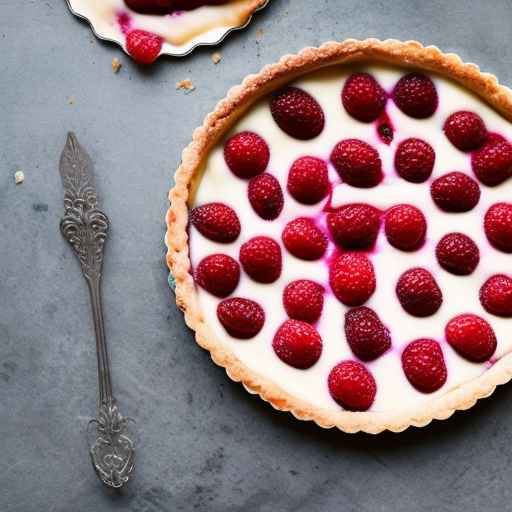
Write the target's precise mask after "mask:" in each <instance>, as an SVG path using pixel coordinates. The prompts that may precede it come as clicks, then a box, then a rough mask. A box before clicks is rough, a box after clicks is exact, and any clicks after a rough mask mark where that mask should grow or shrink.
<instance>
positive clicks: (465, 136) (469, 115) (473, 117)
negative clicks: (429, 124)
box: [443, 110, 487, 151]
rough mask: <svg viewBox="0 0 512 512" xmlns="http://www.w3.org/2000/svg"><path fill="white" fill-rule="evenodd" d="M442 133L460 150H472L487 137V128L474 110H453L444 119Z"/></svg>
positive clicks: (479, 145) (480, 144)
mask: <svg viewBox="0 0 512 512" xmlns="http://www.w3.org/2000/svg"><path fill="white" fill-rule="evenodd" d="M443 130H444V133H445V134H446V136H447V137H448V140H449V141H450V142H451V143H452V144H453V145H454V146H455V147H456V148H457V149H460V150H461V151H473V150H475V149H478V148H479V147H481V146H482V144H483V143H484V142H485V139H486V138H487V128H486V127H485V124H484V122H483V121H482V118H481V117H480V116H479V115H478V114H475V113H474V112H467V111H464V110H461V111H459V112H454V113H453V114H452V115H451V116H450V117H448V119H447V120H446V121H445V123H444V126H443Z"/></svg>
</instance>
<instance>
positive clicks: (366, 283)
mask: <svg viewBox="0 0 512 512" xmlns="http://www.w3.org/2000/svg"><path fill="white" fill-rule="evenodd" d="M329 284H330V286H331V289H332V291H333V292H334V295H336V297H337V298H338V300H339V301H341V302H343V304H345V305H347V306H360V305H361V304H364V303H365V302H366V301H367V300H368V299H369V298H370V297H371V295H372V294H373V292H374V291H375V286H376V284H375V271H374V269H373V265H372V262H371V261H370V260H369V259H368V257H367V256H366V255H364V254H361V253H350V252H348V253H343V254H340V255H339V256H337V257H336V259H335V260H334V261H333V262H332V263H331V268H330V269H329Z"/></svg>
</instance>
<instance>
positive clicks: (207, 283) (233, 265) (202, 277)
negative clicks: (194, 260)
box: [195, 254, 240, 297]
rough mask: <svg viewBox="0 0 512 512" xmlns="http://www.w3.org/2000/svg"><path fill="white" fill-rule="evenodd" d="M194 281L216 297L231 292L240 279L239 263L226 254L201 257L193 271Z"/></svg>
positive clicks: (224, 295)
mask: <svg viewBox="0 0 512 512" xmlns="http://www.w3.org/2000/svg"><path fill="white" fill-rule="evenodd" d="M195 279H196V283H197V284H198V285H199V286H202V287H203V288H204V289H205V290H207V291H209V292H210V293H211V294H212V295H215V296H217V297H227V296H228V295H230V294H231V293H233V291H234V289H235V288H236V287H237V285H238V281H239V280H240V265H238V262H237V261H236V260H234V259H233V258H231V257H230V256H227V255H226V254H212V255H211V256H207V257H206V258H203V259H202V260H201V261H200V262H199V265H198V266H197V268H196V271H195Z"/></svg>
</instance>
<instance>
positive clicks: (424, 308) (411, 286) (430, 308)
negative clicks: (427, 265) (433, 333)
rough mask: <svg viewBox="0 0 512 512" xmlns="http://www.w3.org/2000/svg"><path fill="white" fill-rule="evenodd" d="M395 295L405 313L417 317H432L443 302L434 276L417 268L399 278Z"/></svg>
mask: <svg viewBox="0 0 512 512" xmlns="http://www.w3.org/2000/svg"><path fill="white" fill-rule="evenodd" d="M396 295H397V297H398V300H399V301H400V304H401V305H402V307H403V308H404V309H405V311H407V313H409V314H410V315H412V316H417V317H425V316H430V315H433V314H434V313H436V312H437V310H438V309H439V308H440V307H441V304H442V302H443V294H442V292H441V289H440V288H439V286H438V284H437V283H436V280H435V279H434V276H433V275H432V274H431V273H430V272H429V271H428V270H425V269H424V268H419V267H416V268H412V269H410V270H407V271H405V272H404V273H403V274H402V275H401V276H400V278H399V279H398V283H397V285H396Z"/></svg>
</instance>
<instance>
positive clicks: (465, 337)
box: [445, 314, 497, 363]
mask: <svg viewBox="0 0 512 512" xmlns="http://www.w3.org/2000/svg"><path fill="white" fill-rule="evenodd" d="M445 334H446V341H447V342H448V343H449V344H450V345H451V346H452V347H453V348H454V350H455V351H456V352H458V353H459V354H460V355H461V356H462V357H464V358H466V359H469V361H473V362H475V363H482V362H484V361H487V360H488V359H489V358H490V357H491V356H492V355H493V354H494V352H495V350H496V344H497V342H496V335H495V334H494V331H493V330H492V327H491V326H490V325H489V323H488V322H486V321H485V320H484V319H483V318H481V317H479V316H477V315H472V314H464V315H458V316H456V317H455V318H452V320H450V321H449V322H448V324H447V325H446V329H445Z"/></svg>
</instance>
